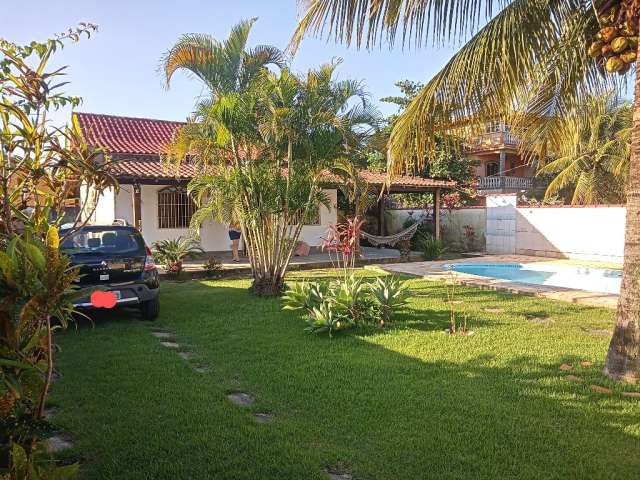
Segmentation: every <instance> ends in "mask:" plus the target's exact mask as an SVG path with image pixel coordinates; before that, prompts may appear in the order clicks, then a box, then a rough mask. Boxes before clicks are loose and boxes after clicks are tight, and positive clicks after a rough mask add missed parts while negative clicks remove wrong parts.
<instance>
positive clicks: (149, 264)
mask: <svg viewBox="0 0 640 480" xmlns="http://www.w3.org/2000/svg"><path fill="white" fill-rule="evenodd" d="M144 249H145V253H146V254H147V256H146V257H145V259H144V271H145V272H147V271H149V270H155V268H156V262H154V261H153V254H152V253H151V249H150V248H149V247H147V246H146V245H145V246H144Z"/></svg>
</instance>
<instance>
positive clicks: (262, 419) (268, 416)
mask: <svg viewBox="0 0 640 480" xmlns="http://www.w3.org/2000/svg"><path fill="white" fill-rule="evenodd" d="M253 418H255V420H256V422H258V423H271V422H273V420H274V419H275V416H274V415H273V414H272V413H256V414H254V415H253Z"/></svg>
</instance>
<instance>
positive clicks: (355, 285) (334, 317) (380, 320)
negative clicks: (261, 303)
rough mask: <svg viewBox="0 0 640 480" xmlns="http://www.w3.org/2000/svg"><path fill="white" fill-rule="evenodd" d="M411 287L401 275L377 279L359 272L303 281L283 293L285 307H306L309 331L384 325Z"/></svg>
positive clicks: (402, 301)
mask: <svg viewBox="0 0 640 480" xmlns="http://www.w3.org/2000/svg"><path fill="white" fill-rule="evenodd" d="M407 295H408V290H407V288H406V286H405V285H404V284H403V283H402V282H401V281H400V280H398V279H396V278H393V277H385V278H379V279H376V281H375V282H374V283H368V282H365V281H364V280H363V279H362V278H358V277H356V276H355V275H350V276H347V277H343V278H340V279H338V280H334V281H332V282H329V283H324V284H323V283H318V282H311V283H309V282H302V283H296V284H293V286H291V287H289V288H288V289H287V290H286V292H285V294H284V296H283V297H282V301H283V304H284V306H283V309H284V310H304V311H305V312H306V314H307V323H308V324H309V326H308V327H307V329H306V330H307V331H309V332H315V333H321V332H329V336H331V335H332V333H333V332H334V331H337V330H345V329H348V328H352V327H357V326H362V325H365V324H375V323H377V324H378V325H379V326H380V327H381V328H382V327H384V325H385V324H386V323H387V322H388V321H389V319H390V317H391V314H392V312H393V311H394V310H395V309H397V308H398V307H400V306H402V305H404V304H405V303H406V297H407Z"/></svg>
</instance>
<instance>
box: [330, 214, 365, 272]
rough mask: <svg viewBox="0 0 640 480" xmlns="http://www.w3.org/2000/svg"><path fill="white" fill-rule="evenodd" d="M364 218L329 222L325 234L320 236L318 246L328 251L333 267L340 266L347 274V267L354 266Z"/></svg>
mask: <svg viewBox="0 0 640 480" xmlns="http://www.w3.org/2000/svg"><path fill="white" fill-rule="evenodd" d="M364 222H365V221H364V220H360V219H359V218H348V219H347V220H346V221H345V222H344V223H331V224H329V228H328V229H327V236H326V237H324V238H322V243H321V244H320V248H321V250H322V251H323V252H328V253H329V259H330V260H331V263H332V265H333V267H334V268H340V269H342V271H343V272H344V274H345V276H346V275H347V272H348V269H349V268H354V267H355V263H356V258H357V257H358V254H359V252H358V250H359V248H358V246H359V242H358V238H359V237H360V230H361V228H362V225H364Z"/></svg>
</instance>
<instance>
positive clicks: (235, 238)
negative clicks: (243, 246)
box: [229, 223, 242, 263]
mask: <svg viewBox="0 0 640 480" xmlns="http://www.w3.org/2000/svg"><path fill="white" fill-rule="evenodd" d="M241 236H242V232H241V231H240V226H239V225H237V224H235V223H231V224H230V225H229V240H231V253H232V254H233V261H234V262H235V263H238V262H240V255H239V253H238V252H239V249H240V237H241Z"/></svg>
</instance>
